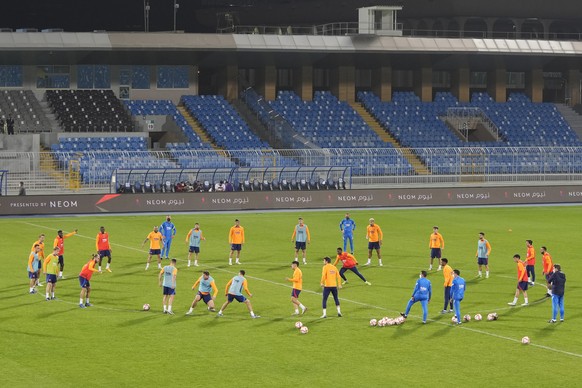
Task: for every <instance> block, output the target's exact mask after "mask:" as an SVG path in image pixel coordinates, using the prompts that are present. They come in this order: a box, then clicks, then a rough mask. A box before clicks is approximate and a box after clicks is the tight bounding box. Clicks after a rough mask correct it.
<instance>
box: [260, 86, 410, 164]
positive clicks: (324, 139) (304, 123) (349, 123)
mask: <svg viewBox="0 0 582 388" xmlns="http://www.w3.org/2000/svg"><path fill="white" fill-rule="evenodd" d="M271 106H272V107H273V109H275V110H276V111H278V112H279V113H280V114H281V115H283V116H284V117H285V118H286V119H287V121H288V122H290V123H291V125H292V126H293V128H294V129H295V131H296V132H297V133H300V134H301V135H303V136H304V137H306V138H307V139H309V140H311V141H312V142H314V143H315V144H318V145H319V146H321V147H322V148H332V149H334V148H380V149H386V148H388V149H389V148H392V145H391V144H389V143H385V142H383V141H382V140H381V139H380V138H379V137H378V135H377V134H376V133H375V132H374V131H373V130H372V129H371V128H370V127H369V126H368V125H367V124H366V123H365V122H364V120H363V119H362V117H361V116H359V115H358V114H357V113H356V112H355V111H354V109H353V108H352V107H351V106H350V105H348V104H347V103H346V102H342V101H339V100H338V99H337V98H336V97H335V96H334V95H333V94H331V93H330V92H321V91H318V92H315V95H314V99H313V101H303V100H301V98H300V97H299V96H298V95H297V94H295V93H294V92H291V91H280V92H279V93H278V95H277V99H276V100H275V101H272V102H271ZM372 162H373V166H369V165H366V164H365V163H363V160H362V159H361V158H359V157H356V156H355V157H353V158H352V157H347V158H346V157H338V158H332V164H334V165H338V166H352V167H353V171H352V172H353V175H366V174H368V173H370V172H373V173H376V174H381V175H394V174H405V175H408V174H410V173H412V172H413V169H412V167H411V166H410V163H409V162H408V161H407V160H406V159H404V158H402V157H400V156H395V155H394V156H387V155H386V156H382V155H381V153H379V154H378V156H377V157H375V158H374V160H373V161H372Z"/></svg>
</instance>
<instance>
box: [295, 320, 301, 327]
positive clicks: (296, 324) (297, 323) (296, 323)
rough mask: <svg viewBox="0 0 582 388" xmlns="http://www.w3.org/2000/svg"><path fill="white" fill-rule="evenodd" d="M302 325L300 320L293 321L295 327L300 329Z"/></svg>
mask: <svg viewBox="0 0 582 388" xmlns="http://www.w3.org/2000/svg"><path fill="white" fill-rule="evenodd" d="M302 327H303V323H301V321H297V322H295V328H297V329H301V328H302Z"/></svg>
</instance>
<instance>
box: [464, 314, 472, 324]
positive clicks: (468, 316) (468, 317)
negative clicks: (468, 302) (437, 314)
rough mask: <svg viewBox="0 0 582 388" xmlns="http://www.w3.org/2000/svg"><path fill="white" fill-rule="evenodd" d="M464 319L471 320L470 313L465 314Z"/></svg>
mask: <svg viewBox="0 0 582 388" xmlns="http://www.w3.org/2000/svg"><path fill="white" fill-rule="evenodd" d="M463 320H464V321H465V322H469V321H470V320H471V316H470V315H469V314H465V316H464V317H463Z"/></svg>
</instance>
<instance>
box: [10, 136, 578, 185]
mask: <svg viewBox="0 0 582 388" xmlns="http://www.w3.org/2000/svg"><path fill="white" fill-rule="evenodd" d="M143 154H144V153H143V151H141V152H129V151H123V152H120V151H117V152H113V151H111V152H108V151H100V152H85V153H83V154H82V158H83V160H84V161H88V162H86V163H85V162H84V163H82V164H75V163H57V162H55V161H56V160H59V158H58V157H56V155H55V154H53V153H50V152H46V153H29V152H6V153H0V170H7V171H8V173H7V174H6V177H5V179H3V180H2V188H1V189H2V192H7V193H8V195H15V194H17V193H18V185H19V182H20V181H23V182H24V184H25V187H26V189H27V194H47V193H62V192H103V193H106V192H109V189H110V178H111V174H112V172H113V171H114V170H115V169H117V168H119V166H120V164H121V162H118V161H122V162H123V163H124V164H128V163H129V164H130V165H132V164H134V165H135V166H136V167H139V165H138V163H139V161H140V160H142V159H143V158H144V156H143ZM147 155H148V156H147V158H148V159H149V160H150V161H151V160H152V159H153V160H159V162H160V166H161V165H162V164H161V163H166V164H168V162H170V164H172V165H175V166H176V167H177V168H184V167H185V166H187V167H189V168H194V169H195V168H196V166H197V163H201V162H208V161H209V160H212V161H216V165H213V166H210V168H214V169H215V168H223V169H225V170H228V171H231V170H232V169H238V171H243V169H244V168H247V169H248V170H245V171H252V174H251V175H249V177H253V178H254V177H255V176H256V177H259V175H257V174H264V173H265V171H268V169H271V171H276V169H277V168H286V169H287V171H291V170H292V169H299V168H303V167H317V166H346V167H351V176H352V184H354V185H356V186H357V185H360V184H366V185H369V184H378V185H407V184H426V185H434V184H454V183H463V182H479V183H484V184H491V183H494V184H512V183H515V182H541V183H543V182H555V181H569V182H579V183H580V184H582V147H459V148H413V149H399V148H398V149H396V148H351V149H325V148H324V149H293V150H274V149H264V150H259V149H254V150H235V151H225V150H221V151H215V150H187V151H184V150H180V151H179V155H178V154H177V152H175V151H150V152H149V153H148V154H147ZM410 155H414V156H415V157H417V158H418V159H419V160H420V161H421V162H422V164H423V166H425V167H426V168H427V169H428V171H429V173H428V174H417V172H416V171H415V170H414V168H413V167H412V166H411V165H410V164H409V162H408V161H407V158H406V157H407V156H410ZM61 156H63V155H61ZM61 159H63V158H61ZM65 159H66V158H65ZM67 160H73V161H74V160H79V153H76V154H71V155H68V159H67ZM107 160H109V161H116V162H115V163H109V164H104V162H103V161H107ZM233 160H235V161H243V162H244V163H241V164H238V165H234V164H233V162H232V161H233ZM51 161H52V162H51ZM223 161H224V163H223ZM201 167H204V168H209V166H207V165H205V166H201ZM77 169H80V171H77ZM273 169H274V170H273ZM240 179H242V177H241V178H239V180H240Z"/></svg>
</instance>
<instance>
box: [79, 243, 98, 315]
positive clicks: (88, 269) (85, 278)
mask: <svg viewBox="0 0 582 388" xmlns="http://www.w3.org/2000/svg"><path fill="white" fill-rule="evenodd" d="M100 262H101V258H100V257H99V254H98V253H94V254H93V256H92V257H91V260H89V262H88V263H87V264H85V265H84V266H83V268H82V269H81V273H80V274H79V284H80V285H81V295H80V299H79V307H80V308H83V309H84V308H85V307H91V306H93V305H92V304H91V302H89V295H90V293H91V283H90V280H91V277H92V276H93V273H95V272H99V273H101V271H100V270H99V269H98V268H95V265H99V263H100ZM83 300H85V302H84V303H83Z"/></svg>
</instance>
